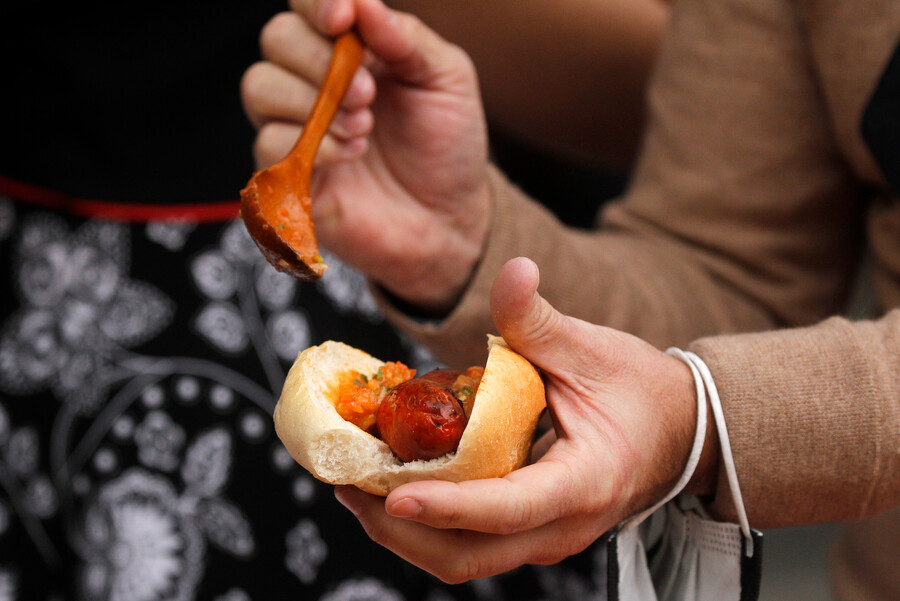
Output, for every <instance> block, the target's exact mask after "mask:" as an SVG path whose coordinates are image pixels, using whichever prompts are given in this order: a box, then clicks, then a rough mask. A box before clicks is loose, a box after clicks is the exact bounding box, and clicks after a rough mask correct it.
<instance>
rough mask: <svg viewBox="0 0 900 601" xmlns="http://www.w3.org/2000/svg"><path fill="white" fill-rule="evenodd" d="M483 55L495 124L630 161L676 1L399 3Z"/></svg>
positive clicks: (601, 159)
mask: <svg viewBox="0 0 900 601" xmlns="http://www.w3.org/2000/svg"><path fill="white" fill-rule="evenodd" d="M389 4H391V5H393V6H394V7H396V8H399V9H401V10H406V11H409V12H412V13H414V14H417V15H418V16H419V17H420V18H422V20H424V21H425V22H426V23H427V24H428V25H430V26H431V27H433V28H434V29H435V30H436V31H438V33H440V34H441V35H443V36H444V37H446V38H447V39H449V40H450V41H452V42H454V43H456V44H458V45H460V46H462V47H463V48H464V49H465V50H466V52H468V54H469V55H470V56H471V57H472V59H473V60H474V62H475V64H476V66H477V68H478V72H479V79H480V83H481V88H482V94H483V96H484V101H485V105H486V110H487V114H488V117H489V119H490V121H491V123H492V125H494V126H496V127H499V128H502V129H503V130H505V131H506V132H508V133H510V134H511V135H513V136H515V137H517V138H518V139H520V140H522V141H525V142H527V143H530V144H533V145H536V146H538V147H539V148H543V149H545V150H550V151H553V152H558V153H560V154H562V155H564V156H568V157H569V158H571V159H574V160H577V161H579V162H583V163H586V164H590V165H596V164H603V165H605V166H609V167H620V168H624V167H628V166H630V164H631V162H632V160H633V158H634V154H635V152H636V149H637V144H638V141H639V138H640V132H641V130H642V128H643V122H644V102H643V97H644V90H645V87H646V83H647V80H648V78H649V74H650V71H651V69H652V66H653V64H654V61H655V58H656V54H657V50H658V45H659V40H660V37H661V36H662V32H663V30H664V28H665V27H666V23H667V21H668V14H669V7H668V6H667V4H666V3H664V2H661V1H660V0H639V1H637V2H635V1H632V0H579V1H575V0H566V1H565V2H562V3H560V2H554V3H548V2H541V1H538V0H525V1H522V0H490V1H488V2H476V1H472V0H469V1H455V2H434V1H433V0H391V1H390V2H389Z"/></svg>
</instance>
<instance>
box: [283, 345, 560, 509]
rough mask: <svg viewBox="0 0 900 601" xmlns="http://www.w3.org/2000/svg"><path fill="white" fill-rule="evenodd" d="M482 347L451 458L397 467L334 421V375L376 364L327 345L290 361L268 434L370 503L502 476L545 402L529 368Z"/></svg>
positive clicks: (378, 444) (513, 356) (382, 448)
mask: <svg viewBox="0 0 900 601" xmlns="http://www.w3.org/2000/svg"><path fill="white" fill-rule="evenodd" d="M488 347H489V349H490V350H489V355H488V360H487V364H486V365H485V370H484V375H483V376H482V379H481V384H480V385H479V387H478V392H477V394H476V397H475V404H474V408H473V410H472V415H471V416H470V418H469V422H468V425H467V426H466V429H465V432H464V433H463V436H462V439H461V440H460V442H459V447H458V448H457V450H456V452H455V453H450V454H448V455H444V456H443V457H438V458H436V459H431V460H428V461H411V462H408V463H404V462H402V461H400V460H399V459H398V458H397V457H395V456H394V454H393V453H391V450H390V448H389V447H388V446H387V444H385V443H384V442H382V441H381V440H379V439H378V438H376V437H374V436H372V435H371V434H369V433H367V432H365V431H363V430H361V429H360V428H358V427H356V426H355V425H353V424H352V423H350V422H348V421H346V420H344V419H343V418H342V417H341V416H340V415H338V412H337V410H336V409H335V406H334V399H333V398H332V395H333V390H334V383H335V382H336V381H337V376H338V374H340V373H341V372H343V371H345V370H349V369H352V370H356V371H358V372H360V373H363V374H374V373H376V372H377V371H378V368H379V367H380V366H381V365H383V362H382V361H379V360H378V359H375V358H374V357H372V356H371V355H368V354H367V353H364V352H363V351H360V350H358V349H355V348H353V347H351V346H348V345H346V344H343V343H340V342H333V341H328V342H325V343H323V344H321V345H319V346H314V347H311V348H308V349H306V350H305V351H303V352H301V353H300V355H299V356H298V357H297V360H296V361H295V362H294V365H293V367H292V368H291V370H290V372H289V373H288V376H287V380H286V381H285V384H284V390H283V391H282V393H281V398H280V399H279V400H278V405H277V406H276V407H275V430H276V432H277V433H278V436H279V438H280V439H281V441H282V443H284V446H285V448H286V449H287V450H288V452H289V453H290V454H291V456H292V457H293V458H294V459H295V460H296V461H297V462H298V463H299V464H300V465H302V466H303V467H304V468H306V469H307V470H308V471H309V472H310V473H311V474H312V475H313V476H315V477H316V478H318V479H319V480H322V481H324V482H328V483H330V484H353V485H355V486H357V487H359V488H361V489H362V490H365V491H367V492H370V493H373V494H376V495H381V496H385V495H387V494H388V493H389V492H390V491H391V490H393V489H394V488H396V487H398V486H400V485H401V484H405V483H407V482H412V481H414V480H450V481H454V482H459V481H462V480H472V479H477V478H493V477H499V476H503V475H505V474H507V473H509V472H511V471H512V470H514V469H516V468H518V467H521V466H522V465H524V463H525V461H526V460H527V459H528V453H529V450H530V448H531V443H532V438H533V436H534V430H535V427H536V426H537V422H538V418H539V417H540V414H541V411H543V409H544V407H545V406H546V400H545V396H544V384H543V382H542V381H541V378H540V375H538V372H537V370H536V369H535V368H534V366H532V365H531V363H529V362H528V361H527V360H525V359H524V358H523V357H522V356H520V355H519V354H517V353H515V352H514V351H512V350H511V349H510V348H509V347H508V346H507V345H506V343H505V342H504V341H503V339H502V338H499V337H496V336H489V337H488Z"/></svg>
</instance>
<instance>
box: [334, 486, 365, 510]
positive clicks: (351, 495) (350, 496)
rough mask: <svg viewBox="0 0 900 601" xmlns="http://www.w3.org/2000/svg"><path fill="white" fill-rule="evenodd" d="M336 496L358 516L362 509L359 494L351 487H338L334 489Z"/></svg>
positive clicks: (339, 501)
mask: <svg viewBox="0 0 900 601" xmlns="http://www.w3.org/2000/svg"><path fill="white" fill-rule="evenodd" d="M334 497H335V498H336V499H337V500H338V503H340V504H341V505H343V506H344V507H346V508H347V509H349V510H350V513H352V514H353V515H356V516H358V515H359V514H360V512H361V511H362V504H361V503H360V502H359V501H360V499H359V495H358V494H357V492H356V491H355V490H353V489H352V488H351V487H340V486H339V487H337V488H335V489H334Z"/></svg>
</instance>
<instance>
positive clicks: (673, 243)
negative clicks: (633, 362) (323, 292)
mask: <svg viewBox="0 0 900 601" xmlns="http://www.w3.org/2000/svg"><path fill="white" fill-rule="evenodd" d="M726 4H727V5H728V6H730V7H731V8H730V10H731V11H743V12H744V13H746V14H745V15H744V17H746V18H742V19H735V18H734V15H733V14H732V13H731V12H729V11H723V9H722V6H723V5H722V3H721V2H711V1H710V0H688V1H686V2H684V3H681V4H679V6H678V10H676V11H674V14H673V20H672V23H671V25H670V29H669V31H668V33H667V37H666V39H665V40H664V43H663V47H662V50H661V55H660V59H659V63H658V65H657V71H656V75H655V77H654V79H653V82H652V85H651V90H650V92H649V121H648V130H647V136H646V139H645V143H644V148H643V152H642V155H641V159H640V161H639V164H638V166H637V168H636V172H635V174H634V179H633V182H632V185H631V186H630V187H629V189H628V191H627V193H626V194H625V196H624V197H623V198H622V199H621V200H620V201H618V202H615V203H613V204H612V205H611V206H608V207H607V208H606V209H605V210H604V211H603V213H602V214H601V215H600V216H599V218H598V222H597V224H596V225H597V227H596V228H595V229H594V230H591V231H585V230H577V229H570V228H566V227H564V226H563V225H561V224H560V223H559V222H557V221H556V220H555V219H554V218H553V216H552V215H551V214H550V213H549V212H548V211H547V210H545V209H544V208H542V207H541V206H540V205H539V204H538V203H536V202H534V201H532V200H530V199H528V198H527V197H526V196H525V195H524V194H523V193H522V192H521V191H520V190H518V189H516V188H515V187H514V186H513V185H511V184H510V183H509V182H508V181H507V180H506V179H505V178H504V177H503V175H502V174H500V173H499V172H498V171H496V170H494V169H490V170H489V171H490V175H489V178H490V184H491V193H492V199H493V207H494V208H493V214H492V216H491V219H492V222H491V229H490V234H489V239H488V241H487V243H486V248H485V254H484V256H483V257H482V261H481V263H480V265H479V266H478V268H477V270H476V272H475V273H474V275H473V278H472V280H471V282H470V286H469V288H468V290H467V291H466V292H465V293H464V296H463V297H462V299H461V300H460V302H459V303H458V305H457V306H456V307H455V309H454V310H453V311H452V313H451V314H450V315H448V316H447V317H446V318H445V319H443V320H440V321H437V322H420V321H417V320H415V319H411V318H410V317H409V316H406V315H404V314H403V313H402V312H401V311H399V310H398V309H397V308H396V307H392V306H390V304H389V303H387V299H384V298H381V301H382V306H383V307H384V309H385V311H386V313H387V314H388V316H389V318H390V319H391V320H392V321H393V322H394V323H396V324H398V325H399V326H400V327H401V328H402V329H404V330H405V331H407V332H408V333H410V334H411V335H412V336H413V337H414V338H416V339H418V340H419V341H421V342H423V343H425V344H426V345H427V346H428V347H430V348H432V349H434V350H435V352H436V353H437V355H438V356H439V358H440V359H442V360H444V361H445V362H448V363H451V364H462V363H469V364H471V363H473V362H475V361H478V360H482V359H483V357H484V354H485V351H484V335H485V333H486V332H492V331H493V330H494V326H493V323H492V321H491V317H490V311H489V299H490V290H491V285H492V283H493V280H494V277H495V275H496V273H497V271H498V270H499V268H500V266H502V264H503V263H504V262H505V261H506V260H508V259H510V258H513V257H516V256H527V257H530V258H532V259H533V260H535V261H536V262H537V264H538V266H539V267H540V269H541V285H540V291H541V293H542V294H543V295H544V297H545V298H547V299H548V300H549V301H550V302H551V303H552V304H553V305H554V306H555V307H556V308H557V309H559V310H560V311H562V312H564V313H566V314H569V315H573V316H575V317H579V318H581V319H584V320H587V321H591V322H593V323H599V324H603V325H607V326H610V327H614V328H618V329H621V330H625V331H628V332H630V333H633V334H635V335H638V336H640V337H642V338H644V339H646V340H647V341H649V342H651V343H653V344H655V345H656V346H658V347H665V346H667V345H672V344H675V345H679V346H683V345H685V344H687V343H688V342H689V341H691V340H694V339H696V338H699V337H701V336H706V335H710V334H715V333H736V332H745V331H759V330H764V329H771V328H773V327H784V326H799V325H809V324H812V323H816V322H817V321H820V320H822V319H824V318H825V317H827V316H828V315H832V314H836V313H840V312H842V311H843V310H844V308H845V302H846V299H847V296H848V291H849V288H850V285H851V283H852V277H853V270H854V268H855V267H856V265H857V264H858V260H859V255H860V250H861V248H862V244H861V242H862V239H863V228H864V213H865V210H866V209H865V207H866V194H867V193H868V190H867V189H865V188H863V187H862V186H860V185H859V184H858V183H857V180H856V179H855V177H854V176H853V174H852V173H851V172H850V170H849V169H848V167H847V165H846V163H845V162H844V159H843V158H842V157H841V155H840V151H839V149H838V148H837V146H836V141H835V140H834V139H833V136H832V132H831V130H830V128H829V127H828V126H827V124H828V114H827V109H826V106H825V104H824V100H823V99H822V97H821V94H820V88H819V85H818V81H817V79H816V75H815V73H814V71H813V68H812V66H811V64H810V61H809V53H808V49H807V48H806V46H805V40H804V39H803V37H802V35H801V23H800V21H799V17H798V15H796V14H795V12H794V8H793V5H792V4H791V3H785V2H776V1H774V0H772V1H766V2H757V1H755V0H729V1H728V2H727V3H726ZM551 201H552V199H551Z"/></svg>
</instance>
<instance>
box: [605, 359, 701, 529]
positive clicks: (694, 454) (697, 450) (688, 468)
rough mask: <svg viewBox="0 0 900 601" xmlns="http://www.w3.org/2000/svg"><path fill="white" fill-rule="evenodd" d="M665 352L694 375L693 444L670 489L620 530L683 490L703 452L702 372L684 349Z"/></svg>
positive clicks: (639, 520)
mask: <svg viewBox="0 0 900 601" xmlns="http://www.w3.org/2000/svg"><path fill="white" fill-rule="evenodd" d="M666 352H667V353H668V354H670V355H673V356H675V357H678V358H679V359H681V360H682V361H684V362H685V363H687V365H688V367H689V368H690V369H691V373H692V374H693V375H694V387H695V388H696V389H697V425H696V430H695V431H694V445H693V446H692V447H691V453H690V455H688V460H687V465H685V467H684V471H683V472H682V473H681V477H680V478H679V479H678V482H676V483H675V486H674V487H672V490H670V491H669V493H668V494H667V495H666V496H665V497H663V498H662V499H661V500H660V501H659V502H657V503H655V504H654V505H653V506H652V507H649V508H648V509H645V510H644V511H642V512H640V513H638V514H637V515H634V516H631V517H630V518H628V519H627V520H625V522H624V523H623V524H622V526H621V528H620V529H619V530H620V531H621V532H625V531H627V530H630V529H632V528H634V527H636V526H637V525H638V524H640V523H641V522H643V521H644V520H645V519H647V518H648V517H650V515H651V514H653V512H655V511H656V510H657V509H659V508H660V507H662V506H663V505H665V504H666V503H668V502H669V501H671V500H672V499H674V498H675V497H676V496H678V494H679V493H680V492H681V491H682V490H684V487H685V486H687V483H688V482H690V480H691V477H692V476H693V475H694V470H696V469H697V464H698V463H700V455H701V454H702V453H703V443H704V441H705V440H706V392H705V386H704V384H703V377H702V374H701V373H700V371H699V370H698V369H697V368H696V367H695V366H694V364H693V363H692V362H691V360H690V359H689V358H688V356H687V355H686V354H685V353H684V351H682V350H680V349H677V348H670V349H668V350H667V351H666Z"/></svg>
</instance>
